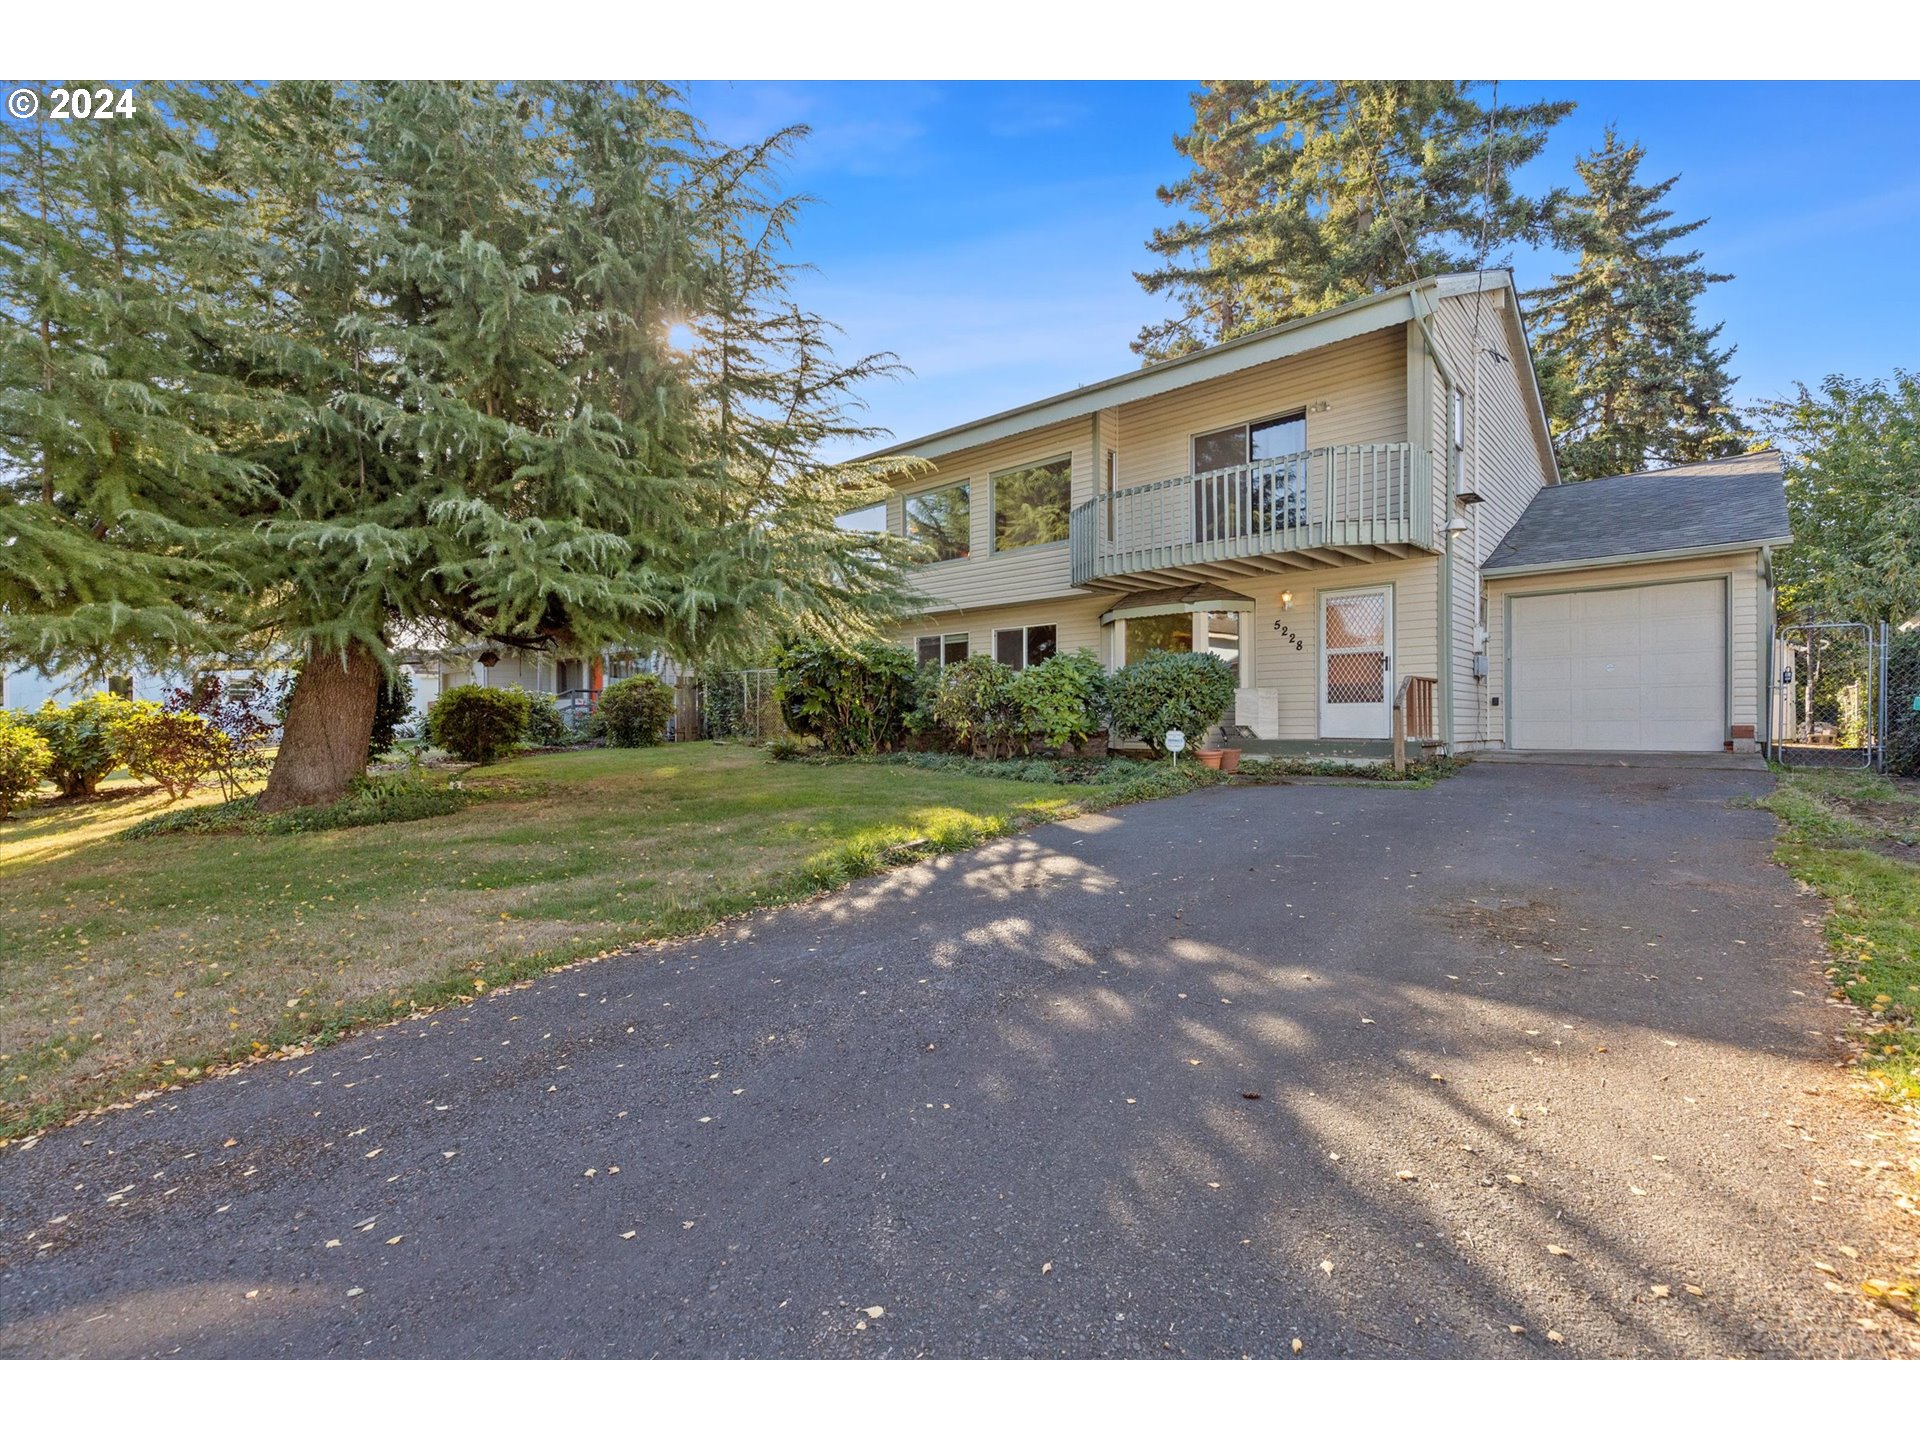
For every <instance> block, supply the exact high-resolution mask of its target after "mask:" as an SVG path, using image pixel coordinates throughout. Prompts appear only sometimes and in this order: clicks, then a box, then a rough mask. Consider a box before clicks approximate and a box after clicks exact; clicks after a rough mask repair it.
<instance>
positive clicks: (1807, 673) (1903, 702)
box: [1768, 622, 1920, 775]
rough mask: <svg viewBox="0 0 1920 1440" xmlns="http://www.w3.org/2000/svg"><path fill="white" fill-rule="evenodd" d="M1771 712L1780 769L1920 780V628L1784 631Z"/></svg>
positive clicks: (1771, 686)
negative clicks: (1834, 770) (1850, 771)
mask: <svg viewBox="0 0 1920 1440" xmlns="http://www.w3.org/2000/svg"><path fill="white" fill-rule="evenodd" d="M1768 707H1769V708H1768V718H1769V721H1770V724H1769V726H1768V733H1769V735H1770V736H1771V741H1770V745H1769V751H1770V754H1771V758H1772V759H1773V760H1774V761H1776V762H1777V763H1779V764H1782V765H1791V766H1798V767H1802V768H1810V767H1817V766H1826V767H1830V768H1843V767H1851V768H1859V769H1873V770H1882V771H1886V772H1887V773H1889V774H1894V775H1916V774H1920V628H1915V629H1908V630H1901V629H1895V628H1893V627H1891V626H1888V625H1884V624H1862V623H1857V622H1837V623H1827V624H1808V625H1786V626H1782V627H1781V628H1780V629H1779V630H1777V631H1776V632H1775V634H1774V641H1773V664H1772V670H1771V673H1770V674H1769V676H1768Z"/></svg>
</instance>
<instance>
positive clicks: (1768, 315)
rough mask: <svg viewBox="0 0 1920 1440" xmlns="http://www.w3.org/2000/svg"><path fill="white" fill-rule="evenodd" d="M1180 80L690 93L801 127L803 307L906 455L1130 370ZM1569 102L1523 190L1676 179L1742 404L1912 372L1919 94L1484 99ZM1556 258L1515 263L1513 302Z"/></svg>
mask: <svg viewBox="0 0 1920 1440" xmlns="http://www.w3.org/2000/svg"><path fill="white" fill-rule="evenodd" d="M1192 88H1193V87H1192V86H1191V85H1190V84H1188V83H1187V82H1163V81H1157V82H1140V83H1129V82H1048V83H999V82H992V83H947V82H943V83H891V82H889V83H877V82H846V83H824V82H822V83H816V82H791V83H774V82H754V83H732V84H730V83H720V82H711V81H703V82H698V83H695V84H693V85H691V86H689V87H688V90H689V92H690V98H691V101H692V105H693V108H694V110H695V111H696V113H698V114H699V115H700V116H701V117H702V118H703V119H704V120H705V121H706V122H707V124H708V125H709V127H710V128H711V129H712V130H713V131H714V132H715V133H716V134H717V135H718V136H720V137H721V138H723V139H728V140H747V139H753V138H758V137H759V136H761V135H764V134H765V133H767V132H769V131H771V130H774V129H777V128H779V127H780V126H783V125H792V124H805V125H808V126H810V127H812V130H813V133H812V135H811V136H810V137H808V138H807V139H805V140H804V141H802V142H801V145H800V148H799V150H798V152H797V154H796V156H795V158H794V160H793V163H792V164H791V166H790V167H789V175H788V179H789V181H790V183H791V185H792V187H793V188H794V189H796V190H801V191H805V192H806V193H808V194H809V195H812V196H813V197H815V199H816V200H817V202H818V203H817V204H815V205H814V206H813V207H812V208H811V209H810V210H809V211H808V212H807V213H806V215H805V216H804V218H803V219H802V221H801V223H800V226H799V229H798V233H797V244H796V251H797V256H798V258H800V259H802V260H804V261H806V262H808V263H810V264H812V265H813V266H815V267H817V273H816V274H813V275H811V276H809V277H808V278H807V279H806V281H805V283H804V287H803V298H804V300H805V301H806V302H807V303H808V304H810V305H811V306H812V307H813V308H815V309H816V310H818V311H819V312H820V313H821V314H823V315H824V316H826V317H827V318H828V319H830V320H832V321H834V322H835V323H837V324H838V325H840V326H841V327H842V328H843V329H844V330H845V331H846V335H845V339H844V344H843V350H844V351H845V352H846V353H849V354H851V353H856V352H857V353H864V352H869V351H876V350H891V351H894V352H896V353H897V354H898V355H899V356H900V358H901V360H902V361H903V362H904V363H905V364H906V365H907V366H909V367H910V368H911V370H912V371H913V374H911V375H910V376H907V377H905V378H903V379H901V380H899V381H896V382H890V383H883V384H880V385H876V386H875V387H873V389H872V390H871V391H870V392H869V393H868V395H867V396H866V399H867V401H868V403H869V405H870V407H871V416H872V418H873V419H874V420H876V421H877V422H878V423H880V424H883V425H885V426H887V427H888V428H889V429H891V430H892V431H893V432H894V434H895V435H896V437H898V438H900V439H911V438H912V437H914V436H916V435H921V434H925V433H927V432H928V431H931V430H936V429H940V428H942V427H943V426H946V425H950V424H955V423H958V422H961V421H964V420H968V419H972V418H975V417H977V416H980V415H984V414H988V413H990V412H992V411H995V410H999V409H1003V408H1005V407H1007V406H1010V405H1016V404H1020V403H1022V402H1024V401H1028V400H1033V399H1038V398H1040V397H1041V396H1044V395H1048V394H1052V393H1054V392H1055V391H1059V390H1064V389H1068V388H1070V387H1072V386H1074V385H1080V384H1084V383H1086V382H1088V381H1091V380H1098V379H1101V378H1104V377H1105V376H1108V375H1113V374H1117V373H1120V372H1122V371H1125V370H1127V369H1129V368H1131V367H1132V365H1133V364H1134V363H1135V360H1134V357H1133V355H1132V354H1131V352H1130V351H1129V350H1128V349H1127V345H1128V342H1129V341H1130V340H1132V339H1133V337H1134V335H1135V333H1136V332H1137V331H1138V330H1139V328H1140V326H1141V325H1143V324H1145V323H1146V322H1148V321H1150V320H1154V319H1158V318H1160V317H1161V316H1162V314H1163V313H1164V311H1163V306H1162V302H1161V301H1159V300H1157V299H1155V298H1154V297H1151V296H1149V295H1147V294H1146V293H1145V292H1144V291H1142V290H1141V289H1140V287H1139V285H1138V284H1137V283H1136V282H1135V281H1134V279H1133V271H1135V270H1138V269H1145V268H1147V267H1148V264H1149V260H1150V257H1149V256H1148V255H1147V253H1146V251H1145V249H1144V248H1143V242H1144V241H1145V239H1146V237H1147V235H1148V233H1149V232H1150V231H1151V230H1152V228H1153V227H1154V226H1155V225H1156V224H1160V223H1164V221H1165V220H1166V218H1167V217H1168V214H1169V212H1168V211H1167V210H1166V208H1165V207H1164V206H1162V205H1161V204H1160V203H1159V202H1158V201H1157V200H1156V199H1155V198H1154V187H1155V186H1156V185H1158V184H1160V183H1162V182H1164V181H1167V180H1171V179H1173V178H1174V177H1175V176H1176V175H1177V174H1178V173H1179V168H1180V161H1179V158H1178V157H1177V156H1176V155H1175V154H1174V152H1173V148H1172V145H1171V137H1172V135H1173V134H1174V133H1175V132H1176V131H1180V130H1183V129H1185V128H1186V126H1187V123H1188V119H1189V113H1190V112H1189V110H1188V105H1187V95H1188V93H1189V91H1190V90H1191V89H1192ZM1509 96H1510V97H1511V98H1513V99H1516V100H1518V99H1522V98H1529V97H1534V96H1551V97H1558V98H1564V99H1571V100H1574V101H1576V102H1578V107H1579V108H1578V109H1576V110H1575V111H1574V113H1573V115H1572V116H1571V117H1569V118H1568V119H1567V120H1566V121H1564V122H1562V124H1561V125H1560V126H1559V127H1558V129H1556V130H1555V132H1554V135H1553V139H1552V141H1551V142H1550V144H1549V145H1548V148H1547V150H1546V152H1545V153H1544V154H1543V155H1542V156H1541V157H1540V158H1539V160H1537V161H1536V162H1535V163H1534V166H1533V167H1531V170H1530V172H1529V175H1528V177H1527V178H1528V179H1529V181H1530V182H1532V183H1534V184H1536V185H1538V186H1541V187H1544V186H1546V185H1548V184H1554V183H1570V182H1571V166H1572V160H1573V158H1574V156H1576V155H1577V154H1579V153H1580V152H1582V151H1584V150H1587V149H1589V148H1591V147H1592V146H1593V145H1594V144H1595V143H1597V141H1598V139H1599V136H1600V133H1601V131H1602V130H1603V129H1604V128H1605V126H1606V125H1607V124H1608V123H1609V122H1613V123H1615V124H1617V125H1618V126H1619V128H1620V130H1621V131H1622V133H1623V134H1624V135H1626V136H1628V137H1630V138H1635V139H1638V140H1640V141H1641V142H1643V143H1644V144H1645V145H1646V147H1647V151H1648V159H1647V169H1646V172H1644V173H1647V174H1649V175H1659V176H1665V175H1670V174H1673V173H1675V172H1679V173H1680V174H1681V176H1682V178H1681V181H1680V183H1679V185H1677V186H1676V187H1675V188H1674V190H1673V192H1672V194H1671V195H1670V197H1669V199H1670V201H1671V202H1672V203H1673V205H1674V206H1675V208H1676V210H1677V211H1678V213H1679V215H1680V217H1681V218H1685V219H1694V218H1699V217H1701V216H1709V217H1711V223H1710V224H1709V225H1708V226H1707V227H1706V228H1705V229H1704V230H1702V231H1700V232H1698V234H1697V235H1696V236H1695V240H1696V241H1697V242H1698V244H1699V245H1700V246H1701V248H1703V249H1704V250H1705V251H1706V258H1707V262H1708V263H1709V264H1710V265H1711V266H1713V268H1715V269H1717V270H1721V271H1729V272H1732V273H1733V275H1734V276H1735V278H1734V279H1733V280H1732V281H1730V282H1728V283H1727V284H1725V285H1721V286H1718V287H1716V288H1715V289H1714V291H1713V292H1711V293H1710V295H1709V296H1708V298H1707V300H1706V301H1705V302H1703V311H1704V313H1705V314H1707V315H1708V316H1709V317H1710V318H1711V319H1714V320H1724V321H1725V322H1726V327H1727V328H1726V331H1725V333H1724V335H1723V337H1722V338H1723V339H1724V340H1729V341H1732V342H1733V343H1735V344H1737V345H1738V347H1739V353H1738V354H1737V355H1736V357H1735V360H1734V364H1733V367H1732V368H1733V371H1734V373H1735V374H1737V375H1738V376H1740V377H1741V378H1740V385H1739V394H1740V396H1741V398H1742V400H1743V401H1747V402H1751V401H1754V400H1758V399H1762V398H1767V397H1770V396H1773V395H1777V394H1780V393H1782V392H1784V391H1786V390H1788V389H1789V388H1790V387H1791V386H1792V384H1793V383H1794V382H1795V381H1796V380H1806V381H1808V382H1813V381H1817V380H1818V379H1819V378H1820V377H1821V376H1822V375H1825V374H1828V373H1830V372H1834V371H1840V372H1844V373H1847V374H1851V375H1885V374H1887V373H1889V372H1890V371H1891V370H1892V369H1893V367H1895V366H1903V367H1906V368H1914V367H1916V366H1920V353H1916V352H1915V348H1914V346H1913V345H1912V343H1911V341H1912V337H1913V335H1914V334H1915V333H1916V330H1920V284H1917V283H1916V281H1915V280H1914V279H1913V277H1912V276H1911V274H1910V268H1909V266H1908V264H1907V261H1908V257H1909V256H1911V255H1912V254H1913V253H1914V252H1915V251H1916V249H1920V245H1917V244H1916V240H1917V238H1920V167H1916V165H1915V163H1914V157H1915V155H1916V154H1920V85H1893V84H1843V83H1831V84H1811V83H1809V84H1734V83H1697V84H1682V83H1669V82H1632V83H1608V84H1597V83H1591V82H1570V83H1566V84H1550V83H1543V82H1536V81H1503V82H1502V98H1507V97H1509ZM1552 258H1553V257H1551V256H1540V255H1533V254H1527V253H1521V254H1516V255H1514V256H1513V257H1512V263H1513V264H1514V266H1515V269H1516V271H1517V273H1518V276H1519V279H1520V282H1521V283H1522V285H1526V284H1528V283H1533V282H1536V281H1538V280H1539V279H1540V278H1542V277H1543V276H1544V275H1545V274H1546V273H1547V272H1548V267H1549V265H1550V264H1551V262H1552Z"/></svg>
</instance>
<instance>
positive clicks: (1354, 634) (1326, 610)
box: [1320, 586, 1393, 740]
mask: <svg viewBox="0 0 1920 1440" xmlns="http://www.w3.org/2000/svg"><path fill="white" fill-rule="evenodd" d="M1392 707H1393V590H1392V588H1391V587H1390V586H1381V587H1379V588H1377V589H1370V590H1336V591H1332V592H1322V594H1321V596H1320V733H1321V734H1322V735H1323V736H1328V737H1337V738H1339V739H1353V740H1384V739H1386V738H1387V736H1388V735H1389V734H1391V733H1392V730H1391V720H1392V713H1391V712H1392Z"/></svg>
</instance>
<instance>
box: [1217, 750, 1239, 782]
mask: <svg viewBox="0 0 1920 1440" xmlns="http://www.w3.org/2000/svg"><path fill="white" fill-rule="evenodd" d="M1220 773H1221V774H1222V775H1238V774H1239V773H1240V752H1239V751H1238V750H1235V749H1234V748H1233V747H1232V746H1228V747H1227V748H1226V749H1225V750H1222V751H1221V752H1220Z"/></svg>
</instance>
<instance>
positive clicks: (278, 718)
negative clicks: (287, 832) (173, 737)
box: [166, 675, 291, 800]
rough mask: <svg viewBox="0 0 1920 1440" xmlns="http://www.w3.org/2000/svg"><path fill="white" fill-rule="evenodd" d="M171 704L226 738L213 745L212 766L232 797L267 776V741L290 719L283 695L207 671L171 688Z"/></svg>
mask: <svg viewBox="0 0 1920 1440" xmlns="http://www.w3.org/2000/svg"><path fill="white" fill-rule="evenodd" d="M289 689H291V686H289ZM166 708H167V709H168V710H171V711H174V712H176V713H178V714H183V715H198V716H199V717H200V718H201V719H202V720H205V721H206V722H207V723H208V724H209V725H211V726H212V727H213V728H214V729H215V730H217V731H219V732H220V734H221V735H222V736H223V737H224V738H225V741H226V743H225V744H224V745H216V746H215V747H214V760H213V772H214V774H215V775H216V776H217V777H218V778H219V781H220V792H221V794H223V795H224V796H226V798H227V799H229V800H232V799H235V798H236V797H238V796H239V795H240V794H242V793H243V792H244V791H245V790H246V788H247V785H248V782H250V781H254V780H260V779H264V778H265V777H266V773H267V744H268V742H269V741H271V740H272V739H273V732H274V730H275V728H276V725H279V724H284V723H285V722H286V716H285V713H284V712H285V708H286V707H285V703H284V701H276V700H275V699H274V698H273V697H272V696H270V695H269V694H268V692H267V690H266V689H265V688H262V687H255V688H251V689H244V690H243V689H236V688H235V687H234V686H231V685H228V684H227V683H225V682H224V681H223V680H222V679H221V678H220V676H218V675H203V676H201V677H200V678H199V679H198V680H196V681H195V682H194V684H193V686H192V687H191V688H190V689H176V690H170V691H168V692H167V704H166Z"/></svg>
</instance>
